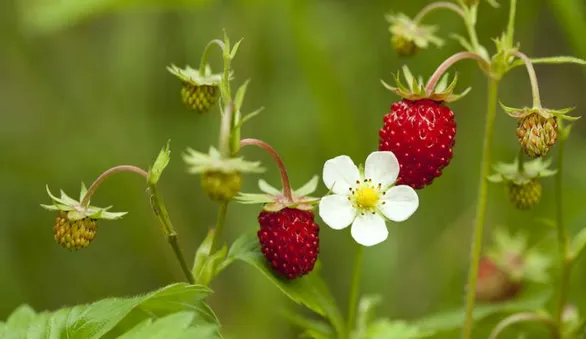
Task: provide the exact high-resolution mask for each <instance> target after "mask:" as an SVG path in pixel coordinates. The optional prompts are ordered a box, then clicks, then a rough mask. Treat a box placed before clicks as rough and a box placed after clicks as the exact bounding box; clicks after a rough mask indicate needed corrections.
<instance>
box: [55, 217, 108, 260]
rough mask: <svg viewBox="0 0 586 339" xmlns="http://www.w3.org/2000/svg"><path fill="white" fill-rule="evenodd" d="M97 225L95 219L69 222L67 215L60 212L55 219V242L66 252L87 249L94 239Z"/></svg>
mask: <svg viewBox="0 0 586 339" xmlns="http://www.w3.org/2000/svg"><path fill="white" fill-rule="evenodd" d="M97 230H98V225H97V223H96V220H95V219H91V218H84V219H81V220H75V221H71V220H69V218H67V213H65V212H63V211H61V212H60V213H59V216H58V217H57V218H56V219H55V225H54V226H53V233H54V234H55V241H57V243H58V244H59V245H60V246H61V247H63V248H65V249H68V250H71V251H75V250H80V249H82V248H85V247H88V246H89V245H90V244H91V242H92V241H93V240H94V238H95V237H96V231H97Z"/></svg>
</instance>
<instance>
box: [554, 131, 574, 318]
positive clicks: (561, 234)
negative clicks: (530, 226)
mask: <svg viewBox="0 0 586 339" xmlns="http://www.w3.org/2000/svg"><path fill="white" fill-rule="evenodd" d="M560 129H561V128H560ZM565 144H566V140H565V138H560V140H559V148H558V157H557V171H558V172H557V174H556V181H555V197H556V229H557V241H558V250H559V258H560V263H561V265H560V267H561V275H560V280H559V287H558V288H559V290H558V293H559V297H558V302H557V307H556V312H555V318H554V319H555V322H556V324H557V325H558V328H560V329H561V325H562V315H563V313H564V308H565V307H566V302H567V298H568V289H569V285H570V274H571V268H572V261H571V258H570V256H569V253H568V251H569V250H568V247H569V246H568V241H569V240H568V234H567V231H566V228H565V226H564V211H563V199H562V198H563V196H562V189H563V187H562V185H563V165H564V146H565Z"/></svg>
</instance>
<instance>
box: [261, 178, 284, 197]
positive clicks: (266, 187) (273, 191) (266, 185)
mask: <svg viewBox="0 0 586 339" xmlns="http://www.w3.org/2000/svg"><path fill="white" fill-rule="evenodd" d="M258 188H260V190H261V191H263V192H265V193H266V194H270V195H280V194H282V193H281V191H280V190H278V189H276V188H275V187H273V186H271V184H269V183H268V182H266V181H265V180H264V179H259V180H258Z"/></svg>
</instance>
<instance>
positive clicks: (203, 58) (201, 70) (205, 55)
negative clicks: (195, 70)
mask: <svg viewBox="0 0 586 339" xmlns="http://www.w3.org/2000/svg"><path fill="white" fill-rule="evenodd" d="M213 45H218V46H220V48H221V49H224V43H223V42H222V41H221V40H218V39H214V40H212V41H210V42H208V44H207V45H206V47H205V49H204V50H203V54H202V56H201V62H200V64H199V75H200V76H204V75H205V69H206V66H207V64H208V55H209V54H210V49H211V47H212V46H213Z"/></svg>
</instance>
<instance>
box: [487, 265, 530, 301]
mask: <svg viewBox="0 0 586 339" xmlns="http://www.w3.org/2000/svg"><path fill="white" fill-rule="evenodd" d="M521 287H522V281H520V280H519V281H515V280H514V279H513V278H512V277H511V275H510V274H509V273H507V272H506V271H505V270H503V269H502V268H500V267H499V266H497V265H496V264H495V263H494V261H493V260H492V259H491V258H489V257H483V258H482V259H480V266H479V270H478V281H477V283H476V299H477V300H479V301H484V302H498V301H504V300H510V299H512V298H514V297H515V296H516V295H517V293H518V292H519V291H520V289H521Z"/></svg>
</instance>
